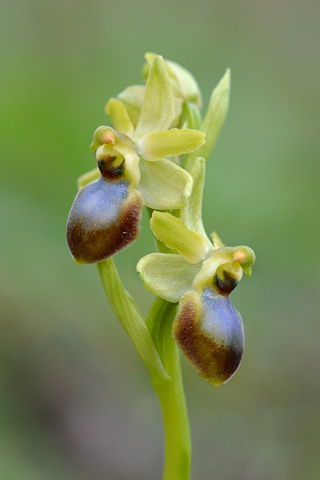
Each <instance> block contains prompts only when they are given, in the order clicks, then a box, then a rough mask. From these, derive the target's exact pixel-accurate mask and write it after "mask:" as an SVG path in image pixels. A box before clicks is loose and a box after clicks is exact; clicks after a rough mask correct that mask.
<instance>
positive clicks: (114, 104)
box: [106, 98, 134, 137]
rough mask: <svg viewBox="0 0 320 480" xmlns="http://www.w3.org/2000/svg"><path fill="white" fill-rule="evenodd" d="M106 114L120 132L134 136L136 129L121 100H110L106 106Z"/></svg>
mask: <svg viewBox="0 0 320 480" xmlns="http://www.w3.org/2000/svg"><path fill="white" fill-rule="evenodd" d="M106 112H107V114H108V115H109V116H110V118H111V121H112V124H113V126H114V128H115V130H117V131H118V132H121V133H124V134H125V135H128V136H129V137H130V136H132V134H133V131H134V128H133V125H132V122H131V120H130V117H129V115H128V112H127V110H126V108H125V106H124V105H123V103H122V102H120V100H117V99H116V98H110V100H109V102H108V103H107V105H106Z"/></svg>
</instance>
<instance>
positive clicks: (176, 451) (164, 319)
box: [146, 298, 191, 480]
mask: <svg viewBox="0 0 320 480" xmlns="http://www.w3.org/2000/svg"><path fill="white" fill-rule="evenodd" d="M176 308H177V306H176V305H175V304H172V303H169V302H166V301H165V300H163V299H161V298H157V299H156V300H155V302H154V305H153V307H152V309H151V311H150V314H149V316H148V318H147V321H146V323H147V325H148V328H149V330H150V331H151V334H152V338H153V340H154V342H155V345H156V347H157V349H158V351H159V354H160V358H161V359H162V362H163V364H164V366H165V368H166V371H167V372H168V374H169V375H170V378H171V380H170V381H169V382H166V383H163V384H158V385H154V388H155V390H156V392H157V395H158V398H159V401H160V405H161V410H162V417H163V425H164V435H165V464H164V472H163V480H173V479H174V480H188V479H189V476H190V462H191V438H190V428H189V420H188V413H187V407H186V401H185V396H184V390H183V384H182V376H181V367H180V354H179V349H178V346H177V345H176V343H175V341H174V339H173V337H172V333H171V330H172V321H173V319H174V317H175V314H176Z"/></svg>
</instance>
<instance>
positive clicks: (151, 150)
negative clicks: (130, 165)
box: [137, 128, 205, 161]
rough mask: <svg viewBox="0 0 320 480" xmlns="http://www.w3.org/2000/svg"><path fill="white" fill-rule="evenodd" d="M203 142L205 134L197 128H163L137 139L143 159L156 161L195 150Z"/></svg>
mask: <svg viewBox="0 0 320 480" xmlns="http://www.w3.org/2000/svg"><path fill="white" fill-rule="evenodd" d="M204 142H205V134H204V133H203V132H200V131H198V130H192V129H188V128H186V129H182V130H180V129H178V128H173V129H171V130H163V131H160V132H150V133H147V134H145V135H144V136H143V137H142V138H141V139H140V141H139V143H138V145H137V148H138V153H139V155H140V156H141V157H143V158H144V159H145V160H149V161H157V160H161V159H162V158H165V157H173V156H175V155H181V154H182V153H188V152H192V151H194V150H197V148H199V147H200V146H201V145H203V144H204Z"/></svg>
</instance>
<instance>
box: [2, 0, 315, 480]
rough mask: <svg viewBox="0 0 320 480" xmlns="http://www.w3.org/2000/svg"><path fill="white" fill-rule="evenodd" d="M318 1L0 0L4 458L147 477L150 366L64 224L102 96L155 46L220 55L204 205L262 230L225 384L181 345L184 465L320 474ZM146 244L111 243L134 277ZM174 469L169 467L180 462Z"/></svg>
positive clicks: (197, 478)
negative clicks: (206, 374) (187, 450)
mask: <svg viewBox="0 0 320 480" xmlns="http://www.w3.org/2000/svg"><path fill="white" fill-rule="evenodd" d="M319 14H320V4H319V2H316V1H314V2H312V1H305V2H302V1H297V0H291V1H290V0H280V1H276V0H270V1H268V2H261V1H255V0H243V1H241V2H237V1H228V0H227V1H222V0H221V1H215V0H213V1H211V2H208V1H204V0H198V1H197V2H196V1H192V0H184V1H182V0H162V1H161V2H160V1H159V2H155V1H154V0H151V1H149V2H144V1H142V0H136V1H134V2H131V1H130V0H118V1H114V2H109V1H108V0H91V1H85V0H56V1H54V2H53V1H48V0H12V1H11V2H2V6H1V24H2V25H1V29H0V38H1V76H0V92H1V93H0V98H1V140H0V142H1V178H0V182H1V190H0V197H1V200H0V211H1V224H0V225H1V226H0V229H1V235H0V259H1V260H0V261H1V265H0V267H1V277H0V282H1V283H0V302H1V306H0V311H1V322H0V353H1V356H0V378H1V382H0V388H1V390H0V391H1V394H0V416H1V430H0V478H2V479H4V480H20V479H23V480H38V479H39V480H43V479H44V478H45V479H46V480H55V479H57V478H59V480H89V479H90V480H106V479H107V480H126V479H129V478H130V479H131V480H141V479H148V480H156V479H159V478H160V477H161V469H162V456H163V445H162V443H163V438H162V426H161V416H160V409H159V405H158V401H157V399H156V397H155V394H154V392H153V391H152V389H151V386H150V382H149V378H148V375H147V372H146V370H145V368H144V366H143V365H142V363H141V361H140V359H139V357H138V355H137V354H136V352H135V350H134V349H133V347H132V346H131V344H130V342H129V340H128V338H127V337H126V335H125V333H124V332H123V331H122V329H121V327H120V325H119V324H118V323H117V321H116V319H115V318H114V316H113V314H112V312H111V310H110V308H109V306H108V303H107V300H106V299H105V297H104V294H103V290H102V287H101V285H100V282H99V278H98V274H97V271H96V267H95V266H83V267H80V268H79V267H76V265H75V263H74V262H73V260H72V259H71V257H70V255H69V252H68V249H67V246H66V241H65V227H66V219H67V215H68V210H69V208H70V206H71V203H72V201H73V198H74V196H75V194H76V179H77V177H78V176H79V175H81V174H82V173H84V172H86V171H88V170H89V169H91V168H92V167H93V165H94V159H93V154H92V153H90V151H89V144H90V142H91V138H92V133H93V131H94V129H95V128H96V127H97V126H99V125H101V124H105V123H106V122H107V121H108V120H107V117H106V115H105V113H104V105H105V104H106V102H107V100H108V98H109V97H111V96H114V95H116V94H117V93H118V92H120V91H121V90H122V89H124V88H125V87H126V86H128V85H130V84H135V83H141V77H140V72H141V68H142V66H143V62H144V60H143V55H144V53H145V52H146V51H153V52H157V53H160V54H162V55H163V56H164V57H165V58H169V59H171V60H175V61H177V62H179V63H181V64H182V65H183V66H185V67H186V68H188V69H189V70H190V71H191V72H192V73H193V74H194V75H195V77H196V78H197V80H198V82H199V84H200V86H201V88H202V91H203V98H204V104H205V105H206V104H207V102H208V99H209V96H210V93H211V90H212V88H213V87H214V86H215V85H216V83H217V82H218V81H219V79H220V78H221V76H222V75H223V73H224V71H225V69H226V68H227V67H231V69H232V96H231V108H230V111H229V115H228V118H227V122H226V125H225V126H224V128H223V131H222V134H221V136H220V138H219V141H218V143H217V145H216V148H215V150H214V153H213V155H212V158H211V160H210V165H209V168H208V174H207V184H206V191H205V200H204V221H205V225H206V228H207V231H208V232H211V231H213V230H216V231H217V232H218V233H219V234H220V236H221V237H222V239H223V240H224V241H225V243H227V244H229V245H237V244H247V245H249V246H251V247H252V248H254V249H255V251H256V254H257V263H256V266H255V267H254V275H253V276H252V277H251V278H250V279H247V278H245V279H244V280H243V281H242V282H241V284H240V286H239V288H238V289H237V290H236V291H235V292H234V294H233V304H234V305H235V306H236V308H237V309H238V310H239V311H240V312H241V314H242V317H243V319H244V323H245V331H246V350H245V356H244V359H243V362H242V365H241V368H240V370H239V371H238V373H237V375H236V376H235V377H234V379H233V380H232V381H231V382H230V383H228V384H227V385H225V386H222V387H220V388H219V389H217V388H215V387H213V386H211V385H210V384H208V383H206V382H205V381H204V380H201V379H200V377H198V376H197V374H196V373H195V372H194V371H193V370H192V368H191V367H190V366H189V364H187V362H186V361H185V360H184V359H183V361H182V363H183V371H184V379H185V390H186V396H187V400H188V405H189V412H190V420H191V429H192V436H193V464H192V479H193V480H205V479H206V480H207V479H211V478H212V479H213V478H214V479H216V480H251V479H252V480H270V479H273V480H280V479H281V480H283V479H290V480H295V479H297V480H298V479H299V480H301V479H306V480H309V479H311V480H315V479H319V478H320V455H319V451H320V438H319V427H320V411H319V409H320V382H319V366H320V349H319V339H320V324H319V298H318V297H319V294H318V290H319V288H318V285H319V283H318V279H319V277H318V275H319V178H320V176H319V173H320V172H319V165H320V163H319V110H320V104H319V83H320V69H319V45H320V42H319V40H320V38H319V26H318V22H319ZM152 250H153V242H152V237H151V235H150V233H149V232H148V226H147V215H145V219H144V223H143V231H142V235H141V239H140V240H139V241H138V242H137V243H136V244H135V245H134V246H132V247H131V248H130V249H128V250H127V251H124V252H122V253H121V254H118V255H117V257H116V263H117V265H118V268H119V270H120V272H121V274H122V275H123V277H124V280H125V284H126V287H127V288H128V290H129V291H130V292H131V293H132V294H133V295H134V296H135V297H136V298H137V301H138V303H139V304H140V306H141V308H142V309H143V311H144V312H146V311H147V309H148V307H149V305H150V304H151V302H152V295H151V294H149V293H148V292H146V291H145V290H144V288H143V286H142V282H141V281H140V280H139V279H138V275H137V273H136V272H135V265H136V262H137V260H138V259H139V258H140V257H141V256H142V255H143V254H145V253H149V252H151V251H152ZM173 480H174V479H173Z"/></svg>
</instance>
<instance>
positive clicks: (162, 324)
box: [67, 53, 255, 480]
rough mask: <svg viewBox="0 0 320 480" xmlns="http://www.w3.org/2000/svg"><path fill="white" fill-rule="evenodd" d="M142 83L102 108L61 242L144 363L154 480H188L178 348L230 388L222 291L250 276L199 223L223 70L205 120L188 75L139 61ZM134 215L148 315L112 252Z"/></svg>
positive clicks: (234, 347) (240, 341) (230, 325)
mask: <svg viewBox="0 0 320 480" xmlns="http://www.w3.org/2000/svg"><path fill="white" fill-rule="evenodd" d="M146 61H147V62H146V65H145V67H144V68H143V77H144V79H145V81H146V84H145V85H133V86H129V87H128V88H126V89H125V90H124V91H123V92H121V93H120V94H119V95H118V96H117V97H116V98H111V99H110V100H109V101H108V103H107V105H106V113H107V114H108V115H109V117H110V119H111V122H112V127H111V126H105V125H103V126H100V127H98V128H97V129H96V130H95V132H94V135H93V142H92V144H91V147H90V148H91V150H92V151H94V152H95V158H96V168H95V169H93V170H90V171H89V172H88V173H87V174H84V175H82V176H81V177H80V179H79V180H78V188H79V193H78V195H77V196H76V198H75V201H74V203H73V205H72V208H71V211H70V214H69V219H68V226H67V241H68V246H69V249H70V252H71V254H72V256H73V257H74V259H75V261H76V263H77V264H78V265H81V264H84V263H97V267H98V271H99V274H100V278H101V282H102V285H103V288H104V291H105V294H106V296H107V298H108V300H109V303H110V305H111V307H112V309H113V311H114V313H115V315H116V317H117V319H118V320H119V322H120V324H121V325H122V327H123V328H124V330H125V331H126V333H127V334H128V336H129V337H130V339H131V341H132V343H133V344H134V346H135V348H136V350H137V352H138V354H139V356H140V358H141V360H142V361H143V363H144V364H145V366H146V368H147V370H148V372H149V374H150V378H151V383H152V385H153V387H154V389H155V392H156V394H157V396H158V398H159V401H160V406H161V411H162V418H163V426H164V436H165V459H164V470H163V477H162V478H163V480H189V477H190V462H191V438H190V429H189V421H188V415H187V407H186V400H185V395H184V390H183V383H182V375H181V367H180V352H182V353H183V354H184V355H185V357H186V358H187V360H188V361H189V362H190V364H191V365H192V367H193V368H194V369H195V371H196V372H197V373H198V374H199V375H200V376H201V377H202V378H204V379H205V380H207V381H208V382H210V383H211V384H213V385H215V386H219V385H222V384H224V383H226V382H227V381H229V380H230V378H231V377H232V376H233V375H234V374H235V372H236V371H237V369H238V368H239V365H240V362H241V359H242V355H243V349H244V330H243V324H242V319H241V316H240V314H239V313H238V312H237V311H236V310H235V308H234V307H233V306H232V304H231V302H230V298H229V296H230V294H231V293H232V291H233V290H234V289H235V288H236V286H237V285H238V283H239V282H240V280H241V278H242V276H243V273H244V274H245V275H247V276H250V275H251V273H252V266H253V264H254V262H255V255H254V252H253V250H251V249H250V248H249V247H245V246H236V247H228V246H225V245H224V244H223V242H222V240H221V239H220V237H219V236H218V235H217V233H216V232H213V233H212V234H211V235H210V236H207V234H206V231H205V228H204V225H203V222H202V214H201V210H202V197H203V188H204V180H205V171H206V164H207V162H208V159H209V157H210V154H211V151H212V149H213V147H214V145H215V143H216V141H217V138H218V135H219V133H220V130H221V128H222V126H223V124H224V121H225V118H226V115H227V112H228V107H229V94H230V71H229V70H227V71H226V73H225V75H224V76H223V78H222V79H221V81H220V82H219V84H218V85H217V87H216V88H215V89H214V90H213V93H212V96H211V99H210V102H209V107H208V109H207V112H206V113H205V115H204V118H203V120H202V116H201V113H200V109H201V107H202V96H201V92H200V89H199V86H198V84H197V82H196V80H195V79H194V77H193V76H192V75H191V73H190V72H188V71H187V70H186V69H184V68H183V67H181V66H180V65H178V64H177V63H175V62H172V61H168V60H166V61H165V60H164V59H163V58H162V57H161V56H159V55H155V54H152V53H148V54H146ZM143 207H146V209H147V210H148V212H149V215H150V228H151V231H152V233H153V235H154V238H155V244H156V245H157V248H158V251H157V252H154V253H151V254H148V255H145V256H144V257H142V258H141V259H140V260H139V261H138V263H137V271H138V272H139V273H140V277H141V279H142V280H143V282H144V286H145V288H147V289H148V290H149V291H151V292H152V293H153V294H154V295H155V300H154V303H153V305H152V307H151V309H150V312H149V314H148V316H147V318H146V319H144V318H143V316H142V315H141V313H140V311H139V308H138V306H137V304H136V302H135V300H134V299H133V298H132V297H131V295H130V294H129V293H128V292H127V291H126V289H125V288H124V285H123V283H122V280H121V278H120V276H119V273H118V271H117V268H116V266H115V263H114V261H113V256H114V255H115V254H116V253H118V252H120V251H121V250H122V249H124V248H127V247H129V246H130V245H131V243H132V242H134V241H136V240H138V239H139V233H140V219H141V215H142V210H143Z"/></svg>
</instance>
